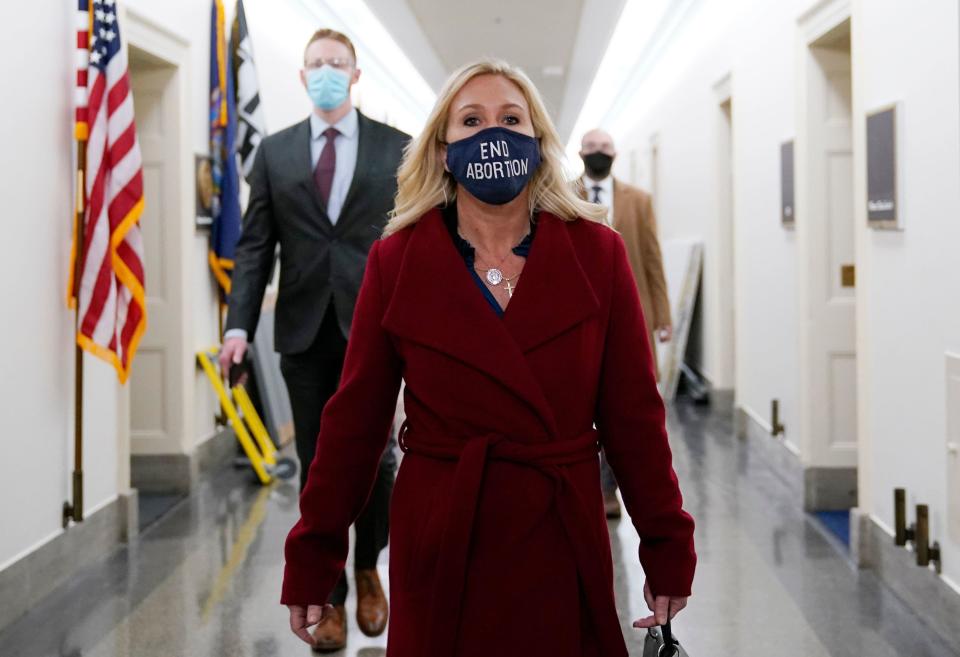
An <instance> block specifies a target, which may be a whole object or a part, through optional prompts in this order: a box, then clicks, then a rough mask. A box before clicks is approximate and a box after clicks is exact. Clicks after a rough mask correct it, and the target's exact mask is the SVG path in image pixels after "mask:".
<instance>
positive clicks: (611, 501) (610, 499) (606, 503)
mask: <svg viewBox="0 0 960 657" xmlns="http://www.w3.org/2000/svg"><path fill="white" fill-rule="evenodd" d="M603 510H604V511H605V512H606V513H607V517H608V518H612V519H615V518H619V517H620V515H621V511H620V500H618V499H617V491H612V492H610V493H604V494H603Z"/></svg>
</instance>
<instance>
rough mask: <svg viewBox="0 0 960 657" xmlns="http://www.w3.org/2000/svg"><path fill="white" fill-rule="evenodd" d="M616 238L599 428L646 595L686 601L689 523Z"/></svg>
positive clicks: (691, 555) (636, 301) (692, 562)
mask: <svg viewBox="0 0 960 657" xmlns="http://www.w3.org/2000/svg"><path fill="white" fill-rule="evenodd" d="M614 240H615V248H614V254H613V258H612V260H613V262H612V268H613V292H612V297H611V300H610V304H611V305H610V318H609V323H608V327H607V334H606V340H605V346H604V351H603V362H602V370H601V376H600V388H599V395H598V398H597V420H596V424H597V428H598V430H599V431H600V440H601V443H602V445H603V448H604V450H605V452H606V456H607V460H608V461H609V463H610V466H611V467H612V468H613V471H614V474H615V475H616V478H617V483H618V484H619V486H620V491H621V493H622V494H623V500H624V503H625V504H626V507H627V512H628V513H629V514H630V517H631V519H632V520H633V524H634V527H636V530H637V533H638V534H639V536H640V563H641V564H642V566H643V570H644V572H645V573H646V575H647V580H648V581H649V582H650V589H651V591H653V593H654V595H671V596H686V595H689V594H690V587H691V584H692V582H693V571H694V568H695V566H696V554H695V552H694V548H693V518H691V517H690V515H689V514H688V513H687V512H686V511H684V510H683V508H682V505H683V499H682V497H681V495H680V487H679V485H678V483H677V475H676V473H675V472H674V470H673V463H672V455H671V452H670V444H669V442H668V440H667V431H666V416H665V412H664V407H663V401H662V399H661V398H660V393H659V391H658V390H657V382H656V375H655V373H654V366H653V358H652V356H651V353H650V347H649V342H648V340H649V338H648V333H647V328H646V325H645V323H644V319H643V311H642V310H641V306H640V298H639V295H638V294H637V287H636V282H635V281H634V278H633V276H632V275H631V271H630V264H629V262H628V261H627V254H626V249H625V247H624V244H623V240H622V239H621V238H620V236H619V235H614Z"/></svg>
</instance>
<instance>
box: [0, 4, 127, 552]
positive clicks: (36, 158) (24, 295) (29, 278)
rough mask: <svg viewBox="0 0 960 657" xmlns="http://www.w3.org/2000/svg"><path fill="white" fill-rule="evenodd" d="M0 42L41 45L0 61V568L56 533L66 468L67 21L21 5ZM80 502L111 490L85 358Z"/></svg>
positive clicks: (69, 385) (99, 408)
mask: <svg viewBox="0 0 960 657" xmlns="http://www.w3.org/2000/svg"><path fill="white" fill-rule="evenodd" d="M21 20H22V21H23V23H22V25H21V28H22V29H17V30H12V31H11V33H10V34H9V35H8V37H7V40H8V43H9V45H10V48H12V49H13V50H12V51H13V52H26V51H28V50H29V49H31V48H34V47H35V45H36V43H37V42H38V41H37V40H38V39H39V40H40V41H41V42H43V43H44V44H46V46H45V47H46V50H45V55H44V56H43V57H40V58H36V61H34V62H33V63H32V64H31V65H30V66H27V67H25V66H23V65H22V62H20V61H18V60H17V59H16V58H12V59H11V58H7V59H5V60H4V64H3V67H4V70H3V74H4V79H5V80H7V81H8V83H9V84H10V85H11V88H15V89H17V94H16V95H17V101H16V102H14V103H8V104H7V105H6V106H5V108H4V115H3V121H2V128H0V130H2V131H3V134H2V141H3V144H4V148H3V149H2V150H0V190H2V194H3V199H4V212H3V218H2V219H0V222H2V223H0V225H2V228H3V231H4V243H5V244H7V246H8V248H7V251H6V253H5V255H4V257H3V258H0V280H3V281H4V283H3V286H2V287H0V306H2V307H3V308H4V309H5V312H4V318H5V321H4V322H2V324H0V344H2V345H4V349H3V368H2V372H3V376H0V435H2V436H3V437H4V438H3V439H4V442H5V445H6V450H7V456H6V458H4V459H2V462H0V481H2V482H3V489H2V492H3V494H2V495H0V526H2V527H3V531H2V532H0V569H2V568H3V567H5V566H6V565H7V564H8V563H10V562H11V561H13V560H15V559H16V558H18V557H19V556H22V554H24V553H25V552H27V551H29V550H31V549H33V548H35V547H36V546H38V545H39V544H41V543H43V542H45V541H46V540H48V539H50V538H51V537H52V536H55V535H56V534H58V533H59V532H60V518H61V507H62V504H63V502H64V501H65V500H68V499H69V498H70V490H71V489H70V473H71V472H72V470H73V449H72V443H73V439H72V436H73V388H74V386H73V380H74V367H73V362H74V361H73V358H74V349H73V341H72V336H73V313H72V312H70V311H68V309H67V307H66V303H65V299H66V286H67V278H68V276H67V273H68V272H67V267H68V264H67V262H68V258H69V253H70V231H71V226H72V212H73V208H72V203H73V200H72V198H73V197H72V180H73V178H74V173H73V170H72V166H73V165H72V156H71V147H72V135H73V123H72V122H73V109H72V105H71V103H72V94H73V84H74V77H73V75H72V73H73V71H72V70H71V69H70V66H69V63H70V62H71V61H72V60H73V44H74V43H75V42H76V37H75V36H74V34H73V32H72V30H73V14H72V13H70V12H63V11H59V10H53V9H50V8H43V9H41V8H39V7H36V8H34V7H30V8H24V9H23V11H22V12H21ZM85 363H86V364H85V369H86V372H87V386H86V404H85V407H86V413H87V415H86V422H85V425H84V427H85V438H86V444H85V453H86V456H87V458H86V472H87V475H86V478H85V481H84V484H85V485H84V498H85V502H86V507H87V510H88V511H92V510H93V509H96V508H98V507H100V506H102V505H103V504H105V503H107V502H109V501H110V500H111V499H113V498H114V497H115V496H116V492H117V423H116V417H117V403H118V402H117V400H118V385H117V383H116V375H115V374H114V371H113V368H112V367H111V366H109V365H107V364H105V363H103V362H102V361H100V360H97V359H95V358H90V357H87V358H86V359H85Z"/></svg>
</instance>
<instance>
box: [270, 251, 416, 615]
mask: <svg viewBox="0 0 960 657" xmlns="http://www.w3.org/2000/svg"><path fill="white" fill-rule="evenodd" d="M379 246H380V242H374V244H373V247H372V248H371V250H370V255H369V256H368V258H367V266H366V271H365V272H364V276H363V283H362V284H361V286H360V294H359V297H358V299H357V306H356V311H355V313H354V317H353V324H352V326H351V329H350V339H349V341H348V342H347V354H346V358H345V360H344V365H343V374H342V376H341V379H340V387H339V388H338V389H337V392H336V393H335V394H334V395H333V397H331V398H330V400H329V401H328V402H327V405H326V406H325V407H324V409H323V416H322V419H321V422H320V427H321V428H320V435H319V436H318V437H317V451H316V456H315V457H314V459H313V463H311V464H310V471H309V474H308V477H307V484H306V486H305V487H304V489H303V492H302V493H301V495H300V520H299V521H298V522H297V524H296V525H294V527H293V529H292V530H291V531H290V534H289V535H288V536H287V542H286V547H285V557H286V567H285V570H284V576H283V593H282V596H281V602H282V603H283V604H288V605H289V604H298V605H308V604H324V603H325V602H326V601H327V598H328V596H329V594H330V592H331V591H332V590H333V587H334V585H335V584H336V581H337V579H338V578H339V577H340V573H341V572H342V571H343V568H344V563H345V561H346V558H347V550H348V532H349V529H350V525H352V524H353V523H354V521H355V520H356V519H357V517H358V516H359V515H360V512H361V511H362V510H363V507H364V505H365V504H366V501H367V498H368V497H369V495H370V491H371V489H372V487H373V483H374V480H375V478H376V473H377V468H378V466H379V462H380V457H381V455H382V454H383V450H384V447H385V445H386V442H387V438H388V437H389V433H390V426H391V423H392V421H393V414H394V409H395V408H396V402H397V392H398V390H399V388H400V379H401V362H400V358H399V356H398V355H397V353H396V351H395V350H394V348H393V343H392V342H391V340H390V338H389V336H388V335H387V334H386V332H385V331H384V330H383V328H382V327H381V320H382V318H383V311H384V299H383V296H382V288H381V284H380V267H379V257H378V253H379Z"/></svg>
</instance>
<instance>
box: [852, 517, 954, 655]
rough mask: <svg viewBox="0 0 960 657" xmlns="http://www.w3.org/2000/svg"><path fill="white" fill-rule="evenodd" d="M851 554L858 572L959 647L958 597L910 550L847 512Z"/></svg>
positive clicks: (872, 522) (870, 520)
mask: <svg viewBox="0 0 960 657" xmlns="http://www.w3.org/2000/svg"><path fill="white" fill-rule="evenodd" d="M850 551H851V556H852V557H853V560H854V562H855V563H856V564H857V565H858V566H859V567H861V568H870V569H871V570H873V571H874V572H875V573H876V574H877V576H878V577H879V578H880V580H881V581H882V582H883V583H884V584H886V585H887V586H888V587H889V588H891V589H892V590H893V591H894V592H896V594H897V595H898V596H899V597H900V598H901V599H902V600H903V601H904V602H905V603H906V604H907V605H908V606H909V607H911V608H912V609H913V610H914V611H916V613H917V614H918V615H919V616H920V617H921V618H923V619H924V620H925V621H926V622H927V623H928V624H929V625H930V627H931V628H932V629H933V630H934V631H935V632H936V633H937V634H939V635H940V636H941V637H943V639H944V640H945V641H946V642H947V644H948V645H952V646H958V645H960V622H958V621H957V619H958V618H960V594H958V593H957V591H956V590H955V589H954V588H953V587H951V586H950V585H949V584H948V583H947V582H945V581H944V579H943V578H942V577H940V576H939V575H937V573H936V572H935V571H933V570H932V569H930V568H923V567H921V566H918V565H917V561H916V554H915V553H914V552H913V550H911V549H907V548H903V547H900V546H897V545H895V544H894V542H893V535H892V534H891V533H890V532H889V531H887V530H886V529H885V528H884V527H883V526H881V525H880V523H878V522H877V521H876V519H874V518H873V517H872V516H870V515H869V514H866V513H864V512H862V511H861V510H860V509H856V508H854V509H851V511H850Z"/></svg>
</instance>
